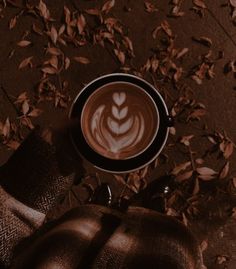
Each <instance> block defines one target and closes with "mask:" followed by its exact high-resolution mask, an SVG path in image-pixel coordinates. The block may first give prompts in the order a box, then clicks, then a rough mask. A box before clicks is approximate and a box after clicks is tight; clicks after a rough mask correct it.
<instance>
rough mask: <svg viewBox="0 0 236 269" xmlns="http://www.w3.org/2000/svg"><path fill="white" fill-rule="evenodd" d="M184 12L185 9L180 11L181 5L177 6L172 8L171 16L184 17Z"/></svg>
mask: <svg viewBox="0 0 236 269" xmlns="http://www.w3.org/2000/svg"><path fill="white" fill-rule="evenodd" d="M184 14H185V13H184V12H183V11H180V6H175V7H173V9H172V10H171V16H173V17H182V16H184Z"/></svg>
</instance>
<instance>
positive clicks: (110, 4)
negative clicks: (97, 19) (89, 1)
mask: <svg viewBox="0 0 236 269" xmlns="http://www.w3.org/2000/svg"><path fill="white" fill-rule="evenodd" d="M114 5H115V0H109V1H107V2H105V4H104V5H103V6H102V12H104V13H105V14H107V13H108V12H109V11H110V10H111V9H112V8H113V7H114Z"/></svg>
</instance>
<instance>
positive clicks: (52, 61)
mask: <svg viewBox="0 0 236 269" xmlns="http://www.w3.org/2000/svg"><path fill="white" fill-rule="evenodd" d="M47 62H48V63H49V64H50V65H51V66H52V67H54V68H55V69H57V68H58V58H57V56H55V55H53V56H52V57H51V59H50V60H49V61H47Z"/></svg>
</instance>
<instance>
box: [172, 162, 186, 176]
mask: <svg viewBox="0 0 236 269" xmlns="http://www.w3.org/2000/svg"><path fill="white" fill-rule="evenodd" d="M190 165H191V162H185V163H181V164H179V165H177V166H176V167H175V168H174V169H173V170H172V172H171V174H172V175H175V176H176V175H178V174H179V173H180V172H181V171H184V170H186V169H187V168H188V167H189V166H190Z"/></svg>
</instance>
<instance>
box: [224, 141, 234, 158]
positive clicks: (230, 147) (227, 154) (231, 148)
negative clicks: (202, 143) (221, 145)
mask: <svg viewBox="0 0 236 269" xmlns="http://www.w3.org/2000/svg"><path fill="white" fill-rule="evenodd" d="M233 151H234V144H233V142H229V143H227V145H226V147H225V149H224V152H223V155H224V157H225V159H228V158H229V157H230V156H231V155H232V154H233Z"/></svg>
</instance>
